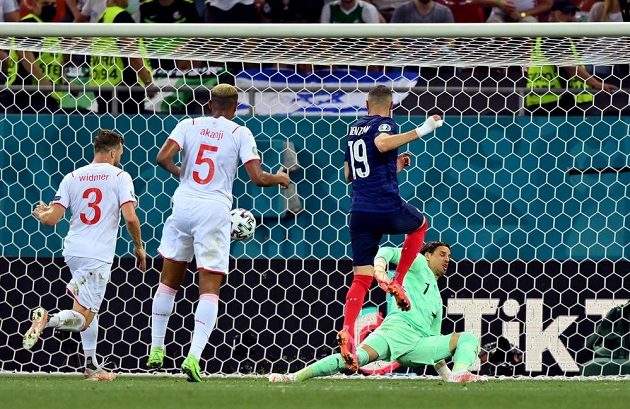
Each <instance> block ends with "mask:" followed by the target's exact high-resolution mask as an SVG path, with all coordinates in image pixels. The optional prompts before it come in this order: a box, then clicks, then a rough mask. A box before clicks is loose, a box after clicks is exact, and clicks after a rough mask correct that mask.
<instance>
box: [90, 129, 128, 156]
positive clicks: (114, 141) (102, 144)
mask: <svg viewBox="0 0 630 409" xmlns="http://www.w3.org/2000/svg"><path fill="white" fill-rule="evenodd" d="M124 144H125V138H123V136H122V135H121V134H119V133H118V132H115V131H111V130H109V129H101V130H99V131H98V133H97V134H96V136H95V137H94V152H109V151H111V150H112V149H117V148H118V147H119V146H121V145H124Z"/></svg>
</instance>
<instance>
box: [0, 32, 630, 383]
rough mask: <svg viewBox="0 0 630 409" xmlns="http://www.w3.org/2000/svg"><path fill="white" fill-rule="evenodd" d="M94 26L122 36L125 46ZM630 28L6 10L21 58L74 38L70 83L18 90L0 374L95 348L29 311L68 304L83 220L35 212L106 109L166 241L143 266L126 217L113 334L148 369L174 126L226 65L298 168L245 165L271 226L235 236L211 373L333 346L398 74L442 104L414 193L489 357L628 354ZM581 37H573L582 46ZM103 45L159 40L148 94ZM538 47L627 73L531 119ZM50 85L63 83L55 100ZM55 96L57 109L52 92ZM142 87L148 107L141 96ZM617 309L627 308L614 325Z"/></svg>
mask: <svg viewBox="0 0 630 409" xmlns="http://www.w3.org/2000/svg"><path fill="white" fill-rule="evenodd" d="M53 37H54V38H55V39H56V40H55V41H43V40H42V39H46V38H53ZM538 37H542V38H544V39H547V40H549V41H542V42H541V43H540V47H541V52H542V55H543V56H544V57H545V58H544V61H543V59H540V58H538V59H535V58H534V57H533V49H534V47H536V41H537V40H536V39H537V38H538ZM96 38H112V39H114V40H115V43H116V47H114V48H108V49H107V52H105V51H103V48H100V47H98V46H95V40H94V39H96ZM629 40H630V26H628V25H625V24H616V23H593V24H590V23H589V24H585V23H575V24H574V23H546V24H526V23H524V24H449V25H447V24H439V25H394V24H390V25H244V26H243V25H240V26H235V25H220V24H219V25H217V24H212V25H193V24H191V25H168V26H162V25H153V24H147V25H145V24H137V25H136V24H129V25H127V24H116V25H115V26H114V25H109V24H64V23H53V24H48V23H34V24H32V23H4V24H0V50H3V51H4V53H0V59H1V60H2V61H3V65H2V67H3V68H2V69H3V72H4V76H5V77H7V72H6V67H7V63H8V62H9V61H10V58H15V57H10V55H11V51H27V52H34V53H52V54H55V53H60V54H63V55H65V56H66V57H64V60H63V62H62V63H61V64H60V67H61V70H62V73H63V75H62V77H63V78H61V79H60V81H59V82H58V83H55V84H54V85H52V84H50V83H49V82H48V81H34V82H33V81H32V78H29V79H28V80H26V79H25V80H24V81H22V82H19V81H18V82H15V83H12V84H8V85H5V86H4V87H3V88H2V90H0V100H1V101H0V102H2V104H3V106H5V107H6V111H5V112H4V113H2V114H0V131H1V135H2V137H1V139H0V147H1V148H2V149H0V161H1V163H2V164H3V166H2V168H1V169H0V194H2V197H3V200H2V201H1V202H0V237H1V238H2V240H1V241H0V284H1V285H0V287H1V288H2V289H3V291H2V292H0V310H1V311H2V316H1V317H0V318H1V319H0V333H1V334H2V336H0V338H1V339H6V340H7V341H6V343H2V344H0V371H6V372H12V371H13V372H20V373H22V372H38V371H43V372H58V371H60V372H75V371H77V370H79V369H80V367H81V358H80V357H81V354H80V345H79V337H78V335H77V334H71V335H63V334H52V333H46V334H45V337H44V340H43V342H42V343H41V344H40V345H39V346H37V347H36V348H35V349H34V350H33V351H25V350H23V349H22V348H21V333H22V332H24V331H25V329H26V327H27V326H28V324H27V320H28V316H29V312H30V310H32V309H33V308H35V307H37V306H39V305H42V306H44V307H45V308H47V309H49V310H56V309H59V308H67V307H69V306H70V305H71V301H70V299H69V297H67V296H66V295H65V282H67V281H68V279H69V271H68V270H67V268H66V267H65V266H64V263H63V259H62V257H61V246H62V238H63V236H64V235H65V233H66V232H67V228H68V224H67V220H66V221H63V222H61V223H60V224H59V225H58V226H56V227H55V228H54V229H53V228H47V227H44V226H40V225H39V224H38V223H37V222H36V220H34V219H33V218H32V217H31V216H30V211H31V206H32V204H33V203H36V202H37V201H39V200H43V201H50V200H51V199H52V197H53V195H54V193H55V189H56V187H57V186H58V184H59V183H60V181H61V179H62V178H63V176H64V175H65V174H66V173H68V172H70V171H71V170H73V169H74V168H75V167H78V166H81V165H84V164H87V163H89V161H90V160H91V157H92V156H91V155H92V153H91V147H90V143H91V137H92V136H93V135H94V133H95V131H96V130H98V129H99V128H113V129H116V130H117V131H119V132H121V133H122V134H123V135H124V136H125V146H126V153H125V156H124V157H123V163H122V167H123V168H124V169H125V170H126V171H127V172H129V173H130V174H131V176H132V178H133V180H134V184H135V188H136V193H137V194H138V199H139V202H138V206H139V207H138V213H139V216H140V219H141V221H142V222H143V227H142V233H143V237H144V239H145V241H146V246H147V251H148V254H149V255H150V256H152V257H153V258H152V260H151V263H150V264H151V269H150V271H149V272H147V273H146V274H144V275H143V274H141V273H140V272H138V271H136V270H135V269H134V267H133V266H134V263H133V258H131V253H130V242H129V238H128V237H127V236H126V233H123V234H122V236H123V238H122V239H120V240H119V243H118V247H117V258H116V260H115V262H114V266H113V271H112V282H111V283H110V285H109V287H108V289H107V294H106V296H105V301H104V302H103V306H102V309H101V312H100V319H99V323H100V326H101V330H100V333H99V334H100V340H99V344H98V354H99V356H109V359H110V360H111V361H113V362H114V363H115V364H116V365H117V366H119V367H120V370H121V371H123V372H131V373H143V372H144V371H145V369H144V363H145V361H146V355H147V353H148V348H149V344H150V312H151V297H152V295H153V293H154V291H155V288H156V287H157V284H158V276H159V274H158V273H159V269H160V268H161V260H160V259H159V257H157V252H156V249H157V246H158V244H159V239H160V237H161V232H162V226H163V223H164V221H165V220H166V217H167V216H168V215H169V214H170V199H171V196H172V194H173V192H174V190H175V188H176V186H177V181H176V180H174V179H173V178H171V177H169V176H168V175H167V174H166V173H165V172H164V171H163V170H161V169H159V168H158V167H157V166H156V165H155V157H156V155H157V152H158V150H159V148H160V147H161V145H162V144H163V142H164V141H165V139H166V138H167V137H168V135H169V132H170V131H171V130H172V129H173V128H174V127H175V125H176V123H177V122H178V121H179V120H181V119H182V118H184V117H186V116H195V115H201V114H203V113H205V112H207V110H206V109H205V105H206V102H207V98H208V93H209V90H210V89H211V88H212V86H214V85H215V84H217V83H218V82H223V81H228V82H231V83H233V84H235V86H236V87H237V89H238V90H239V106H238V116H237V118H236V121H237V122H240V123H242V124H244V125H246V126H248V127H249V128H250V129H251V130H252V131H253V133H254V135H255V136H256V142H257V145H258V148H259V150H260V152H261V155H262V157H263V167H264V168H265V169H266V170H275V168H276V167H277V165H279V164H282V165H284V166H286V167H287V168H288V169H289V170H290V175H291V178H292V180H293V182H294V185H293V187H292V189H291V190H289V191H288V192H279V191H276V190H261V189H258V188H256V187H254V186H251V185H250V184H248V183H247V182H246V181H247V180H248V178H247V175H246V174H245V173H244V172H243V171H242V169H241V171H239V176H238V178H237V181H236V182H235V187H234V207H242V208H245V209H249V210H251V211H252V213H253V214H254V215H255V216H256V218H257V221H258V227H257V229H256V232H255V235H254V237H253V238H252V239H251V240H249V241H246V242H234V243H232V247H231V261H230V272H229V274H228V276H227V277H226V280H225V284H224V287H223V288H222V290H221V308H220V313H219V318H218V321H217V328H216V330H215V331H214V332H213V334H212V336H211V338H210V342H209V344H208V346H207V348H206V350H205V352H204V355H203V356H202V369H203V370H204V371H205V372H206V373H209V374H215V373H220V374H233V373H236V374H251V373H254V374H263V373H267V372H269V371H275V372H283V371H287V370H291V371H294V370H296V369H299V368H301V367H303V366H304V365H305V364H308V363H310V362H312V361H313V360H315V359H317V358H320V357H322V356H324V355H326V354H328V353H330V352H331V351H332V350H333V346H334V345H335V343H334V337H335V334H336V332H337V330H338V329H339V327H340V325H341V317H342V315H343V301H344V297H345V293H346V289H347V284H348V282H349V279H350V274H351V268H352V267H351V259H350V257H351V253H350V249H349V233H348V229H347V219H348V208H349V196H348V193H349V188H348V185H347V184H346V183H345V182H344V181H343V177H342V176H343V172H342V168H343V157H344V156H343V155H344V147H345V145H344V143H345V142H344V137H345V134H346V131H347V127H348V125H349V124H350V123H352V122H353V121H354V120H356V118H357V117H358V116H361V115H365V114H366V112H367V111H366V109H365V105H364V100H365V95H366V93H367V91H368V90H369V89H370V88H371V87H373V86H374V85H377V84H383V85H386V86H389V87H391V88H392V89H393V90H394V91H395V98H394V103H395V106H394V109H393V117H394V120H395V121H396V122H397V123H398V125H399V126H400V129H401V130H403V131H406V130H408V129H412V127H414V126H416V125H418V124H420V123H421V122H423V121H424V118H426V116H427V114H429V113H439V114H442V115H444V117H445V125H444V126H443V127H441V128H440V129H439V130H438V131H437V132H436V134H435V135H433V136H430V137H427V138H423V139H421V140H419V141H415V142H413V143H412V144H410V145H409V147H408V150H409V151H410V152H411V154H412V158H413V160H412V166H411V167H410V168H409V170H406V171H403V172H402V173H401V174H400V175H399V182H400V190H401V195H402V196H403V198H404V199H405V200H407V201H408V202H410V203H411V204H413V205H415V206H417V207H418V208H420V209H422V210H423V211H424V212H425V213H426V214H427V215H428V218H429V220H430V229H429V231H428V233H427V239H428V240H438V239H439V240H443V241H446V242H448V243H450V244H451V245H452V254H453V259H454V262H453V266H452V268H451V270H449V274H447V277H446V279H445V281H444V282H443V283H442V294H443V297H444V304H445V307H446V311H445V319H444V323H443V326H442V331H443V333H449V332H451V331H464V330H465V331H472V332H474V333H476V334H477V335H479V336H480V338H481V344H482V351H481V360H480V362H479V366H478V367H479V369H480V370H481V371H482V372H484V373H488V374H492V375H495V374H507V375H510V374H522V375H562V376H574V375H579V374H588V375H592V374H595V375H621V374H627V373H628V372H625V371H626V370H628V368H627V364H625V363H624V362H627V361H628V356H629V354H630V349H629V348H628V345H629V342H630V341H628V337H629V336H630V335H628V333H624V332H623V328H627V327H624V326H623V325H625V324H623V322H624V321H623V320H624V319H625V318H623V317H627V316H626V315H624V314H625V311H626V310H627V309H628V307H625V308H619V309H617V310H615V309H614V308H615V307H618V306H623V305H624V304H625V303H627V302H628V300H630V283H629V282H628V279H629V278H628V277H629V275H628V271H629V270H630V263H629V262H628V259H629V258H630V246H629V245H628V243H629V242H630V228H629V224H628V216H627V215H628V214H630V191H628V186H630V163H629V159H628V158H629V157H630V140H629V138H628V136H627V135H628V134H629V132H630V129H629V125H628V124H629V122H630V115H628V111H627V109H628V108H627V107H628V106H629V105H630V104H629V102H630V101H629V100H628V92H627V90H628V86H627V85H628V80H629V79H630V72H629V70H628V69H627V65H628V64H630V57H629V55H630V54H629V53H626V52H623V51H624V50H627V49H628V45H629V44H628V43H629ZM567 44H571V45H572V46H573V49H571V48H569V50H574V52H573V51H570V52H565V51H566V50H567V48H566V45H567ZM12 55H13V56H15V55H16V54H12ZM18 55H19V54H18ZM538 55H541V54H538ZM91 56H100V57H121V58H123V57H124V58H129V57H134V58H141V59H148V60H152V61H155V62H156V64H154V65H152V66H151V71H152V74H153V78H152V86H151V89H149V90H148V91H149V92H148V95H147V93H145V89H144V87H143V85H142V84H140V83H136V82H135V80H134V82H133V83H132V84H126V83H124V82H123V83H121V84H118V85H117V86H116V87H114V88H112V87H108V86H104V85H102V84H100V85H99V84H95V83H94V82H91V81H90V74H89V71H90V69H89V61H90V58H91ZM533 58H534V59H533ZM166 60H171V61H173V60H176V61H186V62H187V64H186V68H182V67H180V66H179V65H177V64H176V63H175V65H173V64H171V65H168V66H167V65H166V63H165V61H166ZM532 61H535V62H539V63H542V62H544V63H545V64H549V65H550V66H551V67H559V68H558V69H562V67H567V66H577V65H580V66H585V67H586V68H588V70H590V72H596V77H597V78H598V80H600V81H602V82H604V83H610V84H613V85H615V87H617V88H618V89H617V90H615V91H611V92H608V91H602V90H596V89H592V88H589V89H587V90H586V91H585V89H584V88H583V87H582V88H580V87H579V86H578V87H576V86H575V83H574V82H570V81H564V82H563V83H561V85H560V87H561V88H560V91H562V92H563V93H568V94H569V95H571V96H573V95H576V96H577V95H584V93H585V92H586V93H588V94H589V95H593V98H592V99H590V100H589V101H590V102H588V104H587V105H588V108H584V109H582V108H581V107H580V106H578V107H577V108H578V109H574V108H575V107H573V106H564V105H563V106H558V107H557V108H558V109H556V110H555V111H554V112H553V113H552V114H550V115H534V116H532V115H531V114H529V113H528V111H527V110H526V109H525V104H526V97H527V95H530V94H531V93H535V92H539V91H540V90H539V85H536V86H532V84H530V83H529V82H528V73H527V69H528V67H531V66H532V64H533V63H532ZM15 62H16V64H22V70H24V69H28V67H24V65H23V62H21V61H15ZM590 66H595V67H596V68H595V71H593V68H592V67H590ZM605 67H609V69H608V70H607V71H606V70H603V69H601V70H599V71H598V70H597V69H598V68H605ZM53 91H54V92H63V95H62V97H61V98H60V99H59V100H56V101H57V102H58V105H55V108H54V109H51V108H50V105H46V104H47V103H48V102H49V100H48V98H49V97H50V95H51V94H50V93H51V92H53ZM547 91H548V90H547ZM560 91H558V92H560ZM107 92H110V93H112V92H113V94H112V95H110V98H111V100H112V101H114V102H115V103H116V104H117V105H116V106H115V107H113V108H111V109H109V108H108V109H106V110H104V111H101V110H100V109H101V108H100V106H99V105H98V104H97V99H98V98H100V97H102V95H103V93H107ZM125 92H126V94H125ZM134 93H136V94H140V97H139V99H134V98H136V96H137V95H136V96H132V94H134ZM543 94H544V92H543ZM36 96H39V97H40V99H39V100H38V101H40V102H41V100H42V98H43V99H44V100H45V103H44V105H43V107H39V108H37V107H35V106H34V105H33V104H32V103H31V102H32V101H36V100H37V98H36ZM123 96H124V97H123ZM124 98H127V100H125V99H124ZM129 101H131V102H134V101H135V102H137V104H142V107H143V108H144V109H143V112H142V113H138V112H139V111H137V112H129V111H127V109H128V105H126V104H125V103H126V102H129ZM577 103H578V101H577V100H576V104H577ZM581 103H582V101H580V104H581ZM402 239H403V238H402V236H393V237H389V238H386V239H385V240H384V241H383V243H387V244H389V245H394V246H400V245H401V243H402ZM195 280H196V276H195V275H194V274H190V275H188V277H187V278H186V281H185V283H184V286H183V288H182V290H181V291H180V292H179V294H178V296H177V299H176V300H177V301H176V307H175V311H174V314H173V316H172V317H171V320H170V322H169V331H168V333H167V338H166V356H167V360H166V367H167V371H177V369H178V368H179V366H180V365H181V362H182V360H183V358H184V353H185V351H186V350H187V346H188V344H189V343H190V337H191V334H192V328H193V325H194V322H193V319H194V318H193V313H192V312H193V311H194V307H195V305H196V301H197V298H198V296H197V290H196V286H195V283H194V282H195ZM388 305H389V303H388V301H387V300H386V297H385V296H384V294H383V293H382V291H380V290H379V289H378V288H373V289H372V291H371V293H370V296H369V299H368V300H367V301H366V305H365V308H364V310H363V312H362V315H361V317H360V319H359V322H360V324H361V326H362V328H361V329H365V331H364V332H366V331H368V330H370V329H373V328H374V327H375V326H377V325H379V324H380V322H381V321H382V319H383V317H384V316H386V314H387V311H388ZM613 321H614V322H617V323H619V324H620V325H619V327H615V328H621V329H614V330H610V325H609V323H610V322H613ZM615 331H617V332H615ZM629 332H630V331H629ZM357 333H361V331H358V332H357ZM587 340H588V342H587ZM393 370H395V371H398V372H401V373H404V372H405V371H408V369H406V368H397V367H396V366H392V365H389V364H387V363H382V364H378V365H375V366H373V367H371V368H369V371H368V372H367V373H385V372H388V371H393ZM411 371H412V372H417V373H420V374H425V373H426V374H431V373H432V369H431V368H414V369H413V370H411Z"/></svg>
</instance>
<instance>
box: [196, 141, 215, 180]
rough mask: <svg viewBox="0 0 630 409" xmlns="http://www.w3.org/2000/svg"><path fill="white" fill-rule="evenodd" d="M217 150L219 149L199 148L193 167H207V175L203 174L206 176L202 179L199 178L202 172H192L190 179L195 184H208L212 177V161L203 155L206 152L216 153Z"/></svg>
mask: <svg viewBox="0 0 630 409" xmlns="http://www.w3.org/2000/svg"><path fill="white" fill-rule="evenodd" d="M218 150H219V148H218V147H217V146H210V145H201V146H199V152H198V153H197V159H196V160H195V165H208V171H207V173H205V172H204V173H205V175H206V176H205V177H204V178H203V179H202V178H201V176H200V175H201V174H202V172H199V171H197V170H195V171H193V173H192V177H193V180H194V181H195V182H197V183H199V184H200V185H207V184H208V183H210V181H211V180H212V178H213V177H214V161H213V160H212V159H211V158H210V157H209V156H206V157H204V155H205V153H206V151H210V152H217V151H218Z"/></svg>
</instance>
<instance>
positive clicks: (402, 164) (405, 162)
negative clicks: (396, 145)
mask: <svg viewBox="0 0 630 409" xmlns="http://www.w3.org/2000/svg"><path fill="white" fill-rule="evenodd" d="M409 165H411V155H410V154H409V152H405V153H401V154H400V155H398V158H397V159H396V173H399V172H400V171H401V170H403V169H404V168H406V167H407V166H409Z"/></svg>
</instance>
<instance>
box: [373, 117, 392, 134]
mask: <svg viewBox="0 0 630 409" xmlns="http://www.w3.org/2000/svg"><path fill="white" fill-rule="evenodd" d="M381 133H386V134H389V135H396V134H397V133H398V125H397V124H396V122H394V120H393V119H392V118H384V119H383V120H382V121H381V122H380V123H379V124H378V131H377V132H375V133H374V136H375V137H376V136H378V135H379V134H381Z"/></svg>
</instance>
